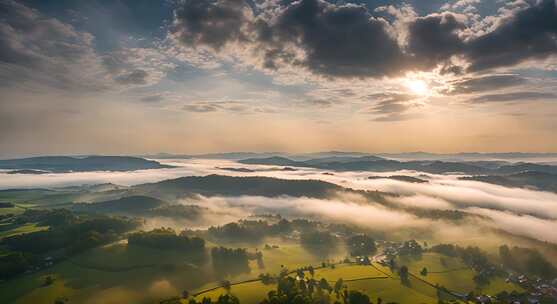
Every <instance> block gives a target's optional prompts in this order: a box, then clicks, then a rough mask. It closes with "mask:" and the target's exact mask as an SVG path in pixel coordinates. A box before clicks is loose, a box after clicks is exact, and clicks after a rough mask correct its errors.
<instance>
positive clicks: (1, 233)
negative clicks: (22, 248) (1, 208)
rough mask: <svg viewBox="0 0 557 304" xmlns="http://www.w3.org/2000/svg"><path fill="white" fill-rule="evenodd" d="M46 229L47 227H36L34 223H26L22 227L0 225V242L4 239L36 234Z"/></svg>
mask: <svg viewBox="0 0 557 304" xmlns="http://www.w3.org/2000/svg"><path fill="white" fill-rule="evenodd" d="M46 229H48V226H38V225H37V224H36V223H27V224H23V225H15V226H14V225H12V224H1V225H0V240H1V239H3V238H6V237H10V236H14V235H18V234H23V233H31V232H37V231H41V230H46Z"/></svg>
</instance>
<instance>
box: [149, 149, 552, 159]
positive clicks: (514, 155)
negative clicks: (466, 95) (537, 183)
mask: <svg viewBox="0 0 557 304" xmlns="http://www.w3.org/2000/svg"><path fill="white" fill-rule="evenodd" d="M364 156H371V157H382V158H387V159H398V160H445V161H449V160H450V161H478V160H508V161H517V160H521V159H523V160H526V159H532V160H542V159H544V158H553V159H555V161H557V153H551V152H550V153H529V152H492V153H491V152H461V153H431V152H420V151H417V152H402V153H369V152H350V151H323V152H310V153H287V152H223V153H206V154H172V153H158V154H152V155H146V156H142V157H146V158H153V159H171V158H176V159H189V158H202V159H203V158H204V159H229V160H241V159H247V158H269V157H285V158H288V159H291V160H295V161H306V160H310V159H318V158H329V157H364Z"/></svg>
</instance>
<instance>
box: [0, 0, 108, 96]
mask: <svg viewBox="0 0 557 304" xmlns="http://www.w3.org/2000/svg"><path fill="white" fill-rule="evenodd" d="M102 72H103V69H102V66H101V65H100V62H99V60H98V58H97V56H96V54H95V51H94V48H93V36H91V35H90V34H88V33H83V32H79V31H77V30H76V29H75V28H74V27H73V26H71V25H69V24H66V23H63V22H61V21H59V20H57V19H55V18H48V17H46V16H43V15H42V14H41V13H39V12H38V11H36V10H34V9H31V8H29V7H27V6H25V5H23V4H22V3H20V2H16V1H12V0H3V1H0V78H1V79H2V81H1V84H2V85H3V86H6V85H16V86H22V85H24V84H25V85H26V84H29V83H30V82H33V83H36V84H40V85H42V86H48V87H55V88H59V89H63V90H74V89H81V90H84V89H87V90H99V89H101V88H103V87H104V86H105V84H104V83H102V80H99V78H98V74H99V73H102Z"/></svg>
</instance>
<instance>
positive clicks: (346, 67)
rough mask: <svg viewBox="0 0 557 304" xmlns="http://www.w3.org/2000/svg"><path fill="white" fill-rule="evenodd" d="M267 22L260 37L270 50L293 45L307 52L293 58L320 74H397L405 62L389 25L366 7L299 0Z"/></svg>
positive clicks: (315, 0)
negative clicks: (303, 56)
mask: <svg viewBox="0 0 557 304" xmlns="http://www.w3.org/2000/svg"><path fill="white" fill-rule="evenodd" d="M267 26H268V28H266V29H265V28H263V31H262V32H263V34H261V35H260V37H262V43H263V44H265V45H268V46H270V47H271V49H272V51H271V52H273V51H276V48H280V47H281V46H283V45H287V46H288V45H295V46H296V47H299V48H300V49H302V50H303V51H304V53H305V55H306V58H304V59H303V60H302V61H301V62H295V63H297V64H301V65H303V66H305V67H307V68H308V69H310V70H311V71H313V72H315V73H318V74H324V75H328V76H337V77H345V76H346V77H353V76H357V77H363V76H371V77H380V76H385V75H392V74H396V73H398V72H399V71H400V67H401V63H402V61H403V57H402V52H401V50H400V48H399V46H398V44H397V42H396V40H395V39H394V38H393V37H391V36H390V35H389V34H388V33H387V26H388V24H387V23H386V22H385V21H383V20H380V19H376V18H373V17H372V16H371V15H370V14H369V12H368V10H367V9H366V8H365V7H364V6H358V5H352V4H349V5H342V6H338V5H333V4H329V3H327V2H324V1H320V0H304V1H299V2H296V3H294V4H292V5H290V6H288V7H287V8H286V9H284V10H283V11H282V12H281V14H280V15H279V16H278V17H277V20H276V22H274V23H272V24H268V25H267ZM269 35H271V37H269ZM273 46H275V47H276V48H273ZM285 52H288V51H285V50H284V49H283V50H282V52H281V53H283V54H284V53H285ZM268 57H270V56H268Z"/></svg>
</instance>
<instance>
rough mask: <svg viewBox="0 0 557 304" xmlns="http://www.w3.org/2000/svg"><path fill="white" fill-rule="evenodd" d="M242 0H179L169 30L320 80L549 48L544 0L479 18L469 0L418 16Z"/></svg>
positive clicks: (454, 68) (552, 31) (478, 65)
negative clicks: (380, 15) (303, 72)
mask: <svg viewBox="0 0 557 304" xmlns="http://www.w3.org/2000/svg"><path fill="white" fill-rule="evenodd" d="M248 3H251V2H247V1H244V0H228V1H227V0H212V1H189V0H185V1H181V2H180V3H179V5H178V7H177V9H176V14H175V16H176V18H175V22H174V28H173V32H172V33H173V35H174V36H175V37H177V38H178V39H177V40H178V41H180V42H181V43H182V44H183V45H186V46H188V47H191V48H194V49H200V51H201V52H203V50H204V49H205V48H210V49H212V50H213V51H214V52H215V54H221V55H223V56H224V58H226V59H227V60H229V61H230V62H233V63H234V64H239V65H244V66H245V65H247V66H250V67H255V68H258V69H261V70H266V71H271V72H278V73H279V74H280V73H282V72H284V73H288V72H290V73H293V72H294V71H296V70H298V71H306V72H310V73H311V74H312V75H314V76H322V77H324V79H338V78H383V77H396V76H401V75H404V74H405V73H407V72H411V71H432V70H435V69H437V68H441V70H443V71H444V72H451V73H453V74H455V75H456V74H459V73H461V72H462V71H464V70H467V71H469V72H476V71H485V70H489V69H492V68H499V67H511V66H514V65H516V64H518V63H521V62H523V61H526V60H529V59H543V58H547V57H549V56H552V55H555V54H556V52H557V42H555V39H554V37H555V35H556V33H557V25H556V24H555V21H554V20H557V12H556V9H555V1H554V0H543V1H538V2H536V3H534V4H531V5H521V6H515V7H509V8H505V9H501V10H500V11H501V13H500V15H498V16H487V17H485V18H484V19H480V16H479V15H477V12H476V7H475V5H476V4H477V3H478V1H470V0H463V1H457V2H455V3H453V4H450V5H449V4H447V5H445V6H444V7H443V8H442V10H445V12H441V13H431V14H429V15H426V16H422V17H417V16H416V15H415V13H413V10H411V9H408V8H407V7H406V11H408V10H409V11H411V13H405V14H401V13H398V14H394V15H393V18H394V19H393V18H391V19H389V18H386V19H384V18H381V17H377V16H375V15H373V14H372V13H381V12H383V11H384V10H385V9H383V10H381V9H378V10H376V11H374V12H370V11H369V9H368V8H367V7H366V6H364V5H359V4H354V3H344V2H343V3H340V4H338V3H337V4H333V3H330V2H326V1H323V0H301V1H269V2H264V3H258V4H256V5H253V4H252V5H249V4H248ZM404 8H405V7H403V9H404ZM403 9H396V8H394V7H390V9H387V10H388V11H397V10H398V11H401V10H403ZM446 10H454V11H460V12H462V13H454V12H449V11H446ZM227 46H229V48H227ZM216 58H218V57H216ZM443 67H444V68H443ZM277 77H278V76H277Z"/></svg>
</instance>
